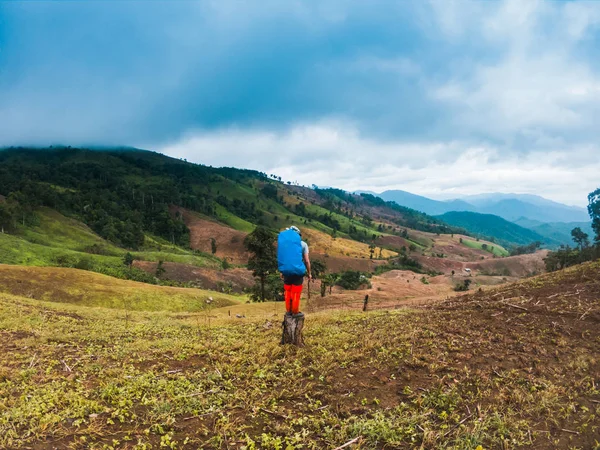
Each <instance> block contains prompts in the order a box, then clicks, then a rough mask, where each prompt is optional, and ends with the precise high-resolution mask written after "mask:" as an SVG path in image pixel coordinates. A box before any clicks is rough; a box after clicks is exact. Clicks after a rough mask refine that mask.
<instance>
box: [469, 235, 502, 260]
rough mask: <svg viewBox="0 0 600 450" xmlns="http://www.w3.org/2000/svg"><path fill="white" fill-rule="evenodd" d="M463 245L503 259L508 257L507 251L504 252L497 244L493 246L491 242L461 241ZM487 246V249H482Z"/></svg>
mask: <svg viewBox="0 0 600 450" xmlns="http://www.w3.org/2000/svg"><path fill="white" fill-rule="evenodd" d="M462 243H463V245H466V246H467V247H470V248H476V249H478V250H485V251H487V252H490V253H491V254H492V255H496V256H499V257H504V256H508V255H509V253H508V250H506V249H505V248H504V247H502V246H501V245H498V244H493V243H491V242H480V241H471V240H469V239H463V241H462ZM484 244H485V245H486V246H487V249H484V248H483V245H484Z"/></svg>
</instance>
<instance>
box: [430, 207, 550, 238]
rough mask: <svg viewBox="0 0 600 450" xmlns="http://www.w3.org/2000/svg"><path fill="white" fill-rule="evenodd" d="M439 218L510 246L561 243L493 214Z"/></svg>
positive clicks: (456, 212) (449, 213) (443, 215)
mask: <svg viewBox="0 0 600 450" xmlns="http://www.w3.org/2000/svg"><path fill="white" fill-rule="evenodd" d="M438 217H439V219H440V220H443V221H445V222H447V223H449V224H452V225H454V226H457V227H461V228H464V229H465V230H468V231H469V232H471V233H473V234H474V235H477V236H481V237H485V236H492V237H494V238H495V239H496V240H497V241H498V242H500V243H502V244H505V245H508V246H510V245H513V244H518V245H527V244H530V243H532V242H536V241H539V242H542V243H545V244H547V245H550V246H556V245H558V244H559V242H557V241H555V240H553V239H550V238H547V237H544V236H542V235H541V234H538V233H536V232H535V231H533V230H529V229H527V228H523V227H521V226H519V225H517V224H515V223H512V222H509V221H508V220H505V219H503V218H501V217H498V216H495V215H492V214H479V213H474V212H466V211H462V212H458V211H452V212H448V213H445V214H442V215H441V216H438Z"/></svg>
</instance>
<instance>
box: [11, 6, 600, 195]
mask: <svg viewBox="0 0 600 450" xmlns="http://www.w3.org/2000/svg"><path fill="white" fill-rule="evenodd" d="M599 38H600V2H578V1H568V2H542V1H535V0H531V1H526V2H525V1H515V0H506V1H495V2H483V1H482V2H475V1H471V2H461V1H452V0H444V1H431V2H426V1H419V2H417V1H415V2H409V1H406V2H397V1H386V0H380V1H377V0H375V1H348V2H341V1H335V2H334V1H327V0H324V1H323V0H321V1H310V0H307V1H286V2H281V1H276V0H265V1H261V2H249V1H248V2H242V1H228V0H220V1H198V2H193V1H182V2H164V3H163V2H159V1H152V2H142V1H138V2H128V1H111V2H100V1H93V2H91V1H90V2H86V1H79V2H74V1H66V2H59V1H52V2H51V1H46V2H0V145H19V144H20V145H23V144H32V145H50V144H56V143H62V144H70V145H113V144H118V145H130V146H136V147H141V148H147V149H151V150H157V151H161V152H164V153H167V154H170V155H172V156H176V157H181V158H186V159H188V160H189V161H194V162H199V163H204V164H211V165H231V166H238V167H250V168H255V169H259V170H264V171H266V172H268V173H277V174H279V175H281V176H282V177H283V178H284V179H286V180H292V181H298V182H299V183H301V184H306V185H310V184H312V183H316V184H320V185H332V186H337V187H341V188H344V189H348V190H354V189H368V190H375V191H381V190H384V189H393V188H399V189H406V190H409V191H411V192H415V193H419V194H422V195H429V196H432V197H436V198H450V197H456V196H460V195H466V194H475V193H481V192H490V191H503V192H519V193H535V194H540V195H544V196H546V197H549V198H552V199H554V200H558V201H563V202H566V203H570V204H579V205H585V203H586V195H587V193H588V192H590V191H591V190H593V189H595V188H597V187H599V186H600V176H598V174H599V173H600V139H599V138H600V42H599Z"/></svg>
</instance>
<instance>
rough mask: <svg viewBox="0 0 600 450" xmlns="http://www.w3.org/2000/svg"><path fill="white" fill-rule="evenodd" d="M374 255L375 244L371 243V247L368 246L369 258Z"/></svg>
mask: <svg viewBox="0 0 600 450" xmlns="http://www.w3.org/2000/svg"><path fill="white" fill-rule="evenodd" d="M374 253H375V244H374V243H371V245H369V258H370V259H373V254H374Z"/></svg>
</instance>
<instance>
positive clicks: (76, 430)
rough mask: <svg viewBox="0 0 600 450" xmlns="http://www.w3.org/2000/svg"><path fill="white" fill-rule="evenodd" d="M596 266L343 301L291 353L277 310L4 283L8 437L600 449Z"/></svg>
mask: <svg viewBox="0 0 600 450" xmlns="http://www.w3.org/2000/svg"><path fill="white" fill-rule="evenodd" d="M599 274H600V266H599V264H598V263H592V264H586V265H583V266H578V267H575V268H572V269H569V270H566V271H563V272H558V273H552V274H548V275H544V276H542V277H537V278H532V279H528V280H525V281H523V282H520V283H516V284H511V285H505V286H502V287H497V288H493V289H484V290H482V291H477V292H474V293H472V294H468V295H462V296H458V297H451V298H448V299H446V301H441V302H440V299H438V300H437V301H433V302H432V301H428V302H427V303H426V304H425V305H421V306H419V304H415V302H411V301H410V299H409V300H407V301H408V302H411V303H412V304H413V307H412V309H398V310H389V308H390V306H389V305H387V306H386V304H385V303H382V304H380V305H379V307H383V308H386V309H387V310H382V311H369V312H367V313H363V312H360V308H361V306H362V305H361V303H360V302H357V303H344V302H340V303H339V308H341V309H346V310H345V311H331V310H323V311H320V312H316V313H308V314H307V319H306V325H305V338H306V344H307V345H306V347H305V348H290V347H282V346H280V345H279V339H280V333H281V332H280V329H279V327H278V326H277V323H278V321H279V319H280V314H281V310H280V307H281V303H276V304H268V303H265V304H250V305H239V306H233V307H232V309H233V310H234V311H235V312H236V313H238V314H240V316H242V315H245V313H244V312H248V314H249V315H248V317H247V318H238V317H235V313H234V316H229V315H228V313H227V311H220V310H213V311H214V317H213V318H212V320H211V316H209V315H207V314H206V313H200V314H194V313H183V312H180V313H177V314H168V313H165V312H160V313H153V312H146V311H143V312H142V311H139V312H137V311H133V312H129V313H126V312H125V311H123V310H119V309H105V308H87V307H82V306H80V305H77V304H63V303H57V302H46V301H42V300H36V299H32V298H26V297H22V296H14V295H9V294H2V293H0V336H1V337H2V339H0V395H1V398H2V402H0V415H1V417H3V420H2V421H0V447H2V448H14V449H20V448H32V447H33V448H39V449H45V448H48V449H49V448H77V447H79V448H108V446H110V447H112V448H131V447H132V445H135V446H137V448H150V446H152V448H162V447H166V448H181V449H187V448H189V449H192V448H198V447H203V448H213V449H227V448H230V449H232V448H243V447H244V446H245V448H264V449H277V448H286V447H287V448H298V447H299V446H301V445H302V446H304V447H308V448H337V447H339V446H341V445H344V444H345V443H348V442H350V441H352V442H354V443H356V446H355V448H361V449H364V450H368V449H373V450H374V449H380V448H432V449H446V448H496V447H498V446H500V447H503V448H521V447H524V448H525V447H529V446H531V447H532V448H536V449H548V450H550V449H572V448H586V449H588V448H590V449H591V448H595V447H597V437H598V431H599V430H600V422H599V420H598V417H599V416H600V406H599V405H600V394H599V393H598V390H597V381H595V376H596V374H598V373H600V366H599V361H598V358H597V356H596V355H598V353H599V351H600V348H599V344H598V343H599V342H600V334H599V333H600V331H599V330H600V327H599V326H598V322H599V320H600V304H599V301H598V299H599V298H600V291H599V290H598V289H599V288H598V286H600V278H599ZM28 276H29V275H28V274H23V277H24V279H26V278H27V277H28ZM389 276H393V277H398V276H399V277H403V276H404V275H398V274H392V273H390V274H389ZM405 278H406V277H405ZM408 280H409V281H411V279H410V278H408ZM403 281H405V280H404V278H403ZM380 286H383V287H384V288H385V285H384V284H381V285H380ZM415 288H416V287H415ZM418 289H420V290H423V289H428V287H427V286H425V285H424V286H422V287H419V288H418ZM398 305H401V303H399V304H398ZM242 306H243V308H244V309H241V308H242ZM254 309H256V313H255V314H254V315H252V314H250V313H249V311H251V310H254ZM482 330H484V331H485V332H482ZM500 447H499V448H500ZM348 448H349V447H348Z"/></svg>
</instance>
